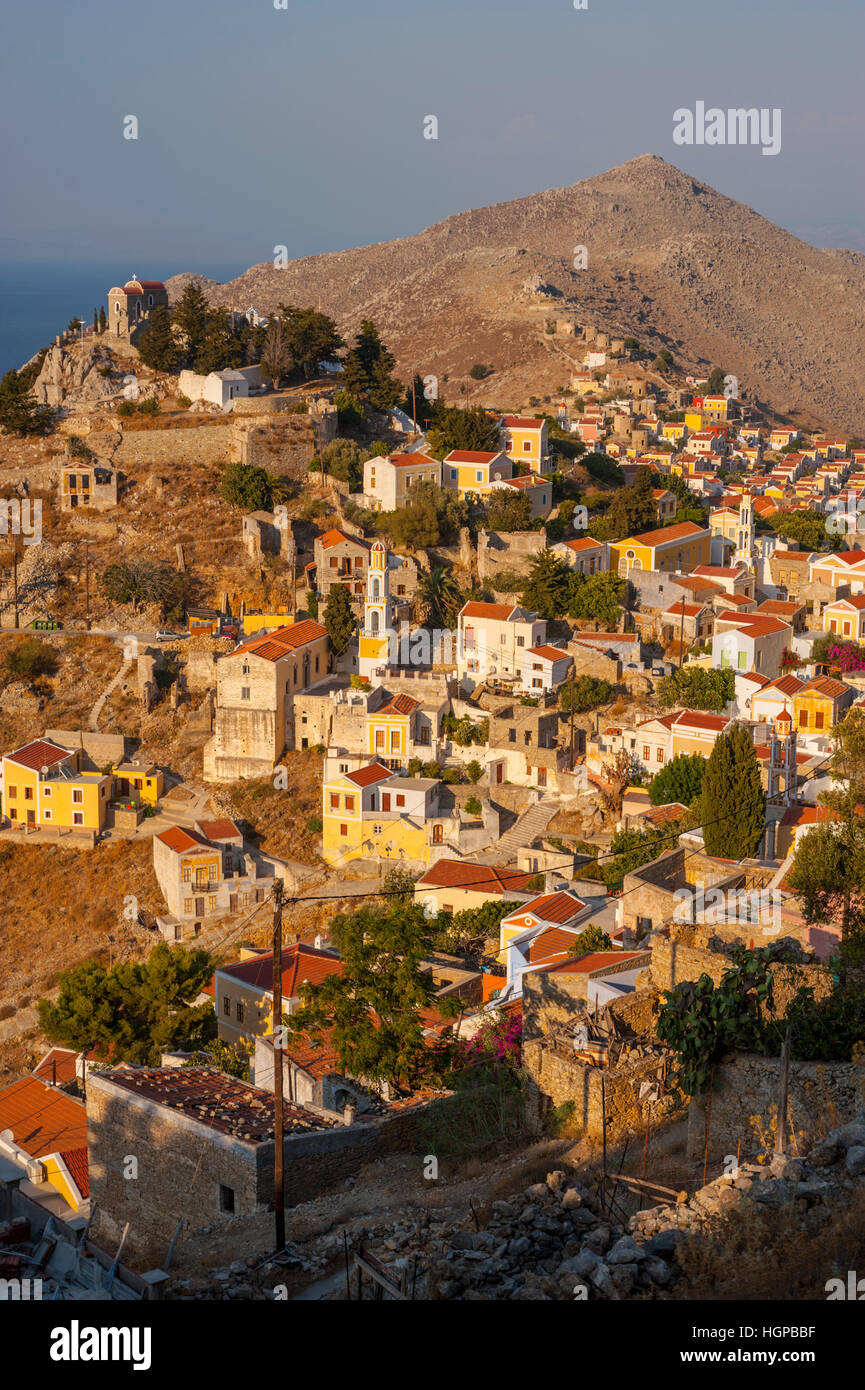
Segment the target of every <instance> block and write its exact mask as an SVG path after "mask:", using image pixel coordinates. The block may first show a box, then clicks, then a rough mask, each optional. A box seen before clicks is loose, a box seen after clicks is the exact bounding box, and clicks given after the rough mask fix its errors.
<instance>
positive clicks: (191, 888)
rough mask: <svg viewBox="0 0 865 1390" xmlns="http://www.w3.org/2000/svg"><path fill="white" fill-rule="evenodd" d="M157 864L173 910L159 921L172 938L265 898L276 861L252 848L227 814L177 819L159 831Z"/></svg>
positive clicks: (191, 933) (191, 932) (155, 846)
mask: <svg viewBox="0 0 865 1390" xmlns="http://www.w3.org/2000/svg"><path fill="white" fill-rule="evenodd" d="M153 868H154V872H155V874H156V877H157V880H158V882H159V887H160V889H161V890H162V895H163V897H164V898H165V901H166V903H167V904H168V910H169V914H170V915H168V916H165V917H160V918H158V919H157V925H158V926H159V928H160V930H161V931H162V934H163V936H165V937H166V939H168V940H170V941H180V940H182V939H183V938H184V937H185V936H197V935H198V933H199V932H200V931H201V929H202V927H204V926H206V925H207V924H208V923H209V921H210V920H213V919H216V918H217V917H222V916H225V915H227V914H229V913H236V912H243V911H247V910H248V909H249V908H250V907H253V906H254V905H255V904H256V903H262V902H264V900H265V898H266V897H267V895H268V893H269V892H270V891H271V889H272V888H273V882H274V872H273V865H272V864H270V863H260V862H259V860H258V858H257V856H256V855H254V854H251V853H249V851H248V850H247V849H246V846H245V845H244V842H243V836H242V834H241V832H240V830H239V829H238V827H237V826H236V825H235V823H234V821H231V820H225V819H223V820H201V821H196V822H195V824H194V825H193V826H190V827H189V828H187V827H186V826H182V825H172V826H169V828H168V829H167V830H163V831H161V832H160V833H159V834H158V835H154V837H153Z"/></svg>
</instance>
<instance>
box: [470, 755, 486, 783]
mask: <svg viewBox="0 0 865 1390" xmlns="http://www.w3.org/2000/svg"><path fill="white" fill-rule="evenodd" d="M483 775H484V770H483V768H482V767H481V765H480V763H479V762H478V760H477V758H472V760H471V762H470V763H466V777H468V779H469V781H470V782H471V784H472V786H473V787H474V786H476V785H477V783H478V782H479V781H480V780H481V778H482V777H483Z"/></svg>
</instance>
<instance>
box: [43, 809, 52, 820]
mask: <svg viewBox="0 0 865 1390" xmlns="http://www.w3.org/2000/svg"><path fill="white" fill-rule="evenodd" d="M42 819H43V820H50V819H51V812H50V811H43V812H42Z"/></svg>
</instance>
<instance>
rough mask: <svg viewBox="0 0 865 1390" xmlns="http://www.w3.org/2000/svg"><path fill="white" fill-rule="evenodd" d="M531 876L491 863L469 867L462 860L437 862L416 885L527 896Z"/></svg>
mask: <svg viewBox="0 0 865 1390" xmlns="http://www.w3.org/2000/svg"><path fill="white" fill-rule="evenodd" d="M533 877H534V875H533V874H527V873H522V872H520V871H517V870H514V869H497V868H495V867H494V866H492V865H490V864H472V863H470V862H469V861H468V860H464V859H439V860H438V861H437V862H436V863H435V864H433V865H432V867H431V868H429V869H427V871H426V873H425V874H424V875H423V877H422V878H419V879H418V884H419V885H420V886H422V887H425V888H468V889H471V890H473V891H474V892H476V893H494V894H496V895H497V896H501V895H504V894H505V893H530V892H531V888H530V886H529V884H530V881H531V879H532V878H533Z"/></svg>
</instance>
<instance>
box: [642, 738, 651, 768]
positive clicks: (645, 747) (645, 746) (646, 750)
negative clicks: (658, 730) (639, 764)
mask: <svg viewBox="0 0 865 1390" xmlns="http://www.w3.org/2000/svg"><path fill="white" fill-rule="evenodd" d="M651 756H652V750H651V748H650V747H649V745H648V743H644V744H643V762H644V763H647V762H648V761H649V758H650V757H651Z"/></svg>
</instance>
